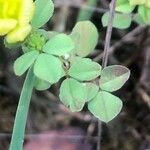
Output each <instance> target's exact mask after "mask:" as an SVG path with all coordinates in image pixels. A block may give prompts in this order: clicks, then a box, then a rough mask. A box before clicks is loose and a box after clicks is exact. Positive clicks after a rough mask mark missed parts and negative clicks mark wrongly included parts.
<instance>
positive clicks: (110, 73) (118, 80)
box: [100, 65, 130, 92]
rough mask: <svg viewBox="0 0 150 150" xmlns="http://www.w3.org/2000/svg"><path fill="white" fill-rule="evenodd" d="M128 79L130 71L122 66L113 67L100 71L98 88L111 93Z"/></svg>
mask: <svg viewBox="0 0 150 150" xmlns="http://www.w3.org/2000/svg"><path fill="white" fill-rule="evenodd" d="M129 77H130V70H129V69H128V68H126V67H124V66H120V65H113V66H108V67H106V68H104V69H103V70H102V73H101V78H100V88H101V89H102V90H105V91H109V92H113V91H116V90H118V89H120V88H121V87H122V86H123V85H124V84H125V82H126V81H127V80H128V79H129Z"/></svg>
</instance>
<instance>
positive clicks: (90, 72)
mask: <svg viewBox="0 0 150 150" xmlns="http://www.w3.org/2000/svg"><path fill="white" fill-rule="evenodd" d="M68 74H69V75H70V76H71V77H73V78H76V79H78V80H80V81H90V80H92V79H95V78H97V77H98V76H99V75H100V74H101V66H100V65H99V64H98V63H96V62H94V61H92V60H91V59H87V58H82V59H78V60H76V61H75V62H74V63H73V64H72V65H71V67H70V69H69V72H68Z"/></svg>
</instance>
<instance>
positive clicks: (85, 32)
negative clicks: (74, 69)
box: [71, 21, 98, 57]
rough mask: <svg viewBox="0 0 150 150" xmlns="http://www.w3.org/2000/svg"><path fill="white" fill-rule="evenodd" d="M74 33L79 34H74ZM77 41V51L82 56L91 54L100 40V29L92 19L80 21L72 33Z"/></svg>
mask: <svg viewBox="0 0 150 150" xmlns="http://www.w3.org/2000/svg"><path fill="white" fill-rule="evenodd" d="M73 34H75V35H77V36H72V35H73ZM71 37H73V38H72V39H73V40H74V42H75V52H76V54H77V55H79V56H81V57H85V56H87V55H88V54H90V53H91V52H92V51H93V50H94V49H95V47H96V45H97V42H98V31H97V29H96V27H95V25H94V24H93V23H92V22H90V21H80V22H78V23H77V24H76V25H75V27H74V28H73V31H72V33H71Z"/></svg>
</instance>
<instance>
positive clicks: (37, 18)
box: [31, 0, 54, 28]
mask: <svg viewBox="0 0 150 150" xmlns="http://www.w3.org/2000/svg"><path fill="white" fill-rule="evenodd" d="M53 12H54V4H53V2H52V0H36V1H35V13H34V16H33V19H32V21H31V24H32V26H33V27H34V28H40V27H42V26H43V25H44V24H45V23H47V22H48V20H49V19H50V18H51V17H52V15H53Z"/></svg>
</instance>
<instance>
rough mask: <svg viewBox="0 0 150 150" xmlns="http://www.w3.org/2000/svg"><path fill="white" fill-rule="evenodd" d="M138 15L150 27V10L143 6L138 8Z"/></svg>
mask: <svg viewBox="0 0 150 150" xmlns="http://www.w3.org/2000/svg"><path fill="white" fill-rule="evenodd" d="M138 13H139V15H140V17H141V18H142V19H143V21H144V23H145V24H148V25H150V8H148V7H144V6H143V5H141V6H139V8H138Z"/></svg>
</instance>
